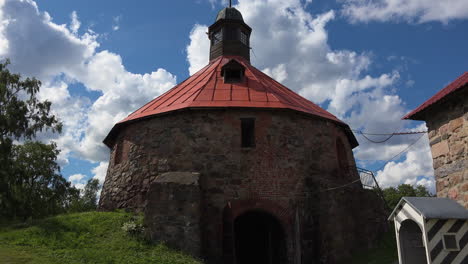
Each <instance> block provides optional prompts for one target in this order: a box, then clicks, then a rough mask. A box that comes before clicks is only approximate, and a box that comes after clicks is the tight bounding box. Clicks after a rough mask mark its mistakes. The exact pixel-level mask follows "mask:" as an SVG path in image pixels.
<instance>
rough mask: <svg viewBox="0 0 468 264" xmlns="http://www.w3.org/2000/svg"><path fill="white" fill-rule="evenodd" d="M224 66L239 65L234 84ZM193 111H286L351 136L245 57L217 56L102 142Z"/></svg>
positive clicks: (118, 124)
mask: <svg viewBox="0 0 468 264" xmlns="http://www.w3.org/2000/svg"><path fill="white" fill-rule="evenodd" d="M225 65H226V66H228V65H234V67H237V68H235V69H237V70H239V66H240V67H243V69H242V73H240V74H239V81H238V82H226V79H225V78H226V74H224V76H223V73H224V71H225V70H226V69H225V68H226V67H224V68H223V66H225ZM195 108H204V109H206V108H213V109H215V108H263V109H289V110H294V111H298V112H302V113H304V114H307V115H311V116H315V117H319V118H323V119H326V120H330V121H332V122H335V123H338V124H340V125H343V126H345V127H346V130H347V133H351V132H350V131H349V127H348V126H347V125H346V124H345V123H343V122H342V121H341V120H339V119H338V118H337V117H335V116H334V115H332V114H331V113H329V112H327V111H325V110H324V109H322V108H320V107H319V106H317V105H316V104H314V103H312V102H311V101H309V100H307V99H305V98H304V97H301V96H300V95H298V94H296V93H295V92H293V91H292V90H290V89H288V88H287V87H285V86H284V85H282V84H280V83H279V82H277V81H275V80H274V79H272V78H271V77H269V76H268V75H266V74H265V73H263V72H261V71H260V70H258V69H256V68H255V67H253V66H252V65H251V64H250V63H249V62H248V61H247V60H246V59H245V58H243V57H240V56H221V57H218V58H217V59H215V60H212V61H211V62H210V63H209V64H208V65H207V66H205V67H204V68H203V69H201V70H200V71H198V72H197V73H195V74H194V75H192V76H190V77H189V78H188V79H186V80H185V81H183V82H182V83H180V84H178V85H177V86H175V87H174V88H172V89H170V90H169V91H167V92H166V93H164V94H162V95H161V96H159V97H157V98H155V99H153V100H152V101H150V102H149V103H147V104H146V105H144V106H143V107H141V108H140V109H138V110H136V111H135V112H133V113H131V114H130V115H129V116H127V118H125V119H124V120H122V121H120V122H119V123H117V124H116V125H115V126H114V127H113V128H112V130H111V132H110V133H109V135H108V136H107V137H106V139H105V140H104V143H105V144H106V145H108V146H111V145H112V143H111V138H112V137H113V136H112V135H113V134H114V133H115V132H116V131H117V130H118V128H119V127H121V126H123V125H125V124H127V123H130V122H134V121H138V120H142V119H145V118H149V117H153V116H156V115H159V114H163V113H169V112H173V111H177V110H182V109H195ZM348 136H349V137H350V142H351V145H352V146H353V147H355V146H357V145H358V144H357V141H356V139H355V138H354V136H353V135H352V133H351V134H348Z"/></svg>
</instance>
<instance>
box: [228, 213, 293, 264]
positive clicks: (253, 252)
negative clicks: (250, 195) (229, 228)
mask: <svg viewBox="0 0 468 264" xmlns="http://www.w3.org/2000/svg"><path fill="white" fill-rule="evenodd" d="M234 239H235V255H236V263H237V264H245V263H256V264H283V263H286V241H285V240H286V239H285V235H284V231H283V228H282V226H281V224H280V223H279V221H278V220H277V219H276V218H275V217H273V216H272V215H270V214H268V213H265V212H262V211H248V212H246V213H244V214H242V215H240V216H238V217H237V218H236V219H235V220H234Z"/></svg>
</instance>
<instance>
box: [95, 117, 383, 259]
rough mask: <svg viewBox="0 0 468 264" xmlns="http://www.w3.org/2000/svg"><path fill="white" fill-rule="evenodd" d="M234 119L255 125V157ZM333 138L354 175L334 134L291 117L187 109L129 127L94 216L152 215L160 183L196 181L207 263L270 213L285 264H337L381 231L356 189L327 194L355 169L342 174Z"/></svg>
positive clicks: (372, 200) (376, 207) (338, 130)
mask: <svg viewBox="0 0 468 264" xmlns="http://www.w3.org/2000/svg"><path fill="white" fill-rule="evenodd" d="M241 118H255V124H256V125H255V139H256V146H255V148H242V147H241V129H240V124H241V121H240V119H241ZM338 139H340V140H341V141H342V143H343V144H342V145H343V147H344V148H345V149H344V153H345V154H344V155H345V157H346V159H347V162H346V163H345V164H348V165H350V166H355V163H354V158H353V154H352V150H351V147H350V144H349V140H348V139H347V137H346V135H345V133H344V129H343V128H342V127H341V126H338V125H336V124H335V123H333V122H330V121H326V120H323V119H319V118H313V117H310V116H306V115H303V114H300V113H297V112H294V111H286V110H284V111H282V110H271V111H268V110H247V109H245V110H241V109H237V110H236V109H226V110H221V109H220V110H187V111H181V112H178V113H172V114H168V115H161V116H158V117H155V118H152V119H146V120H144V121H140V122H135V123H133V124H130V125H128V126H126V127H125V129H123V130H122V131H120V133H119V135H118V138H117V140H116V143H117V144H116V145H115V146H114V148H113V149H112V151H111V159H110V165H109V169H108V173H107V176H106V180H105V183H104V187H103V190H102V193H101V200H100V208H101V209H104V210H112V209H115V208H128V209H133V210H136V211H141V210H144V208H150V207H154V206H156V207H158V206H159V205H157V203H158V202H159V199H160V198H158V197H159V196H158V194H154V193H153V192H155V190H156V189H157V190H160V191H162V192H164V194H162V195H163V196H165V197H166V196H168V195H169V193H170V191H169V192H165V191H164V190H163V188H162V187H161V186H162V185H161V184H159V183H157V181H158V178H159V177H161V175H165V174H164V173H167V172H173V171H186V172H196V173H199V174H200V179H199V188H200V193H201V198H200V200H201V201H200V203H201V205H200V206H201V210H200V233H201V239H200V240H201V244H200V243H199V244H200V246H201V256H202V257H203V258H204V259H206V261H207V263H221V262H223V259H222V258H223V255H224V256H226V255H227V254H228V253H227V252H226V248H225V246H226V244H227V243H229V242H226V240H227V238H226V236H225V234H226V232H225V231H226V230H228V229H229V228H230V227H229V225H231V224H232V221H233V219H235V217H236V216H239V215H240V214H241V213H242V212H247V211H249V210H262V211H265V212H268V213H270V214H271V215H273V216H274V217H275V218H277V219H278V220H279V221H280V223H281V225H282V226H283V228H284V229H285V233H286V247H287V258H288V263H331V264H333V263H338V262H339V261H340V260H343V259H346V258H347V257H349V256H350V255H351V254H352V252H354V251H356V250H358V249H359V248H361V247H363V246H364V247H366V246H369V245H370V243H371V242H372V241H373V239H374V238H375V237H376V236H378V234H380V233H381V231H382V230H383V228H384V227H385V218H384V217H385V216H384V213H383V210H382V204H380V203H379V200H378V199H379V198H377V196H376V195H375V194H374V193H369V192H368V191H365V190H363V189H362V188H361V186H360V184H359V182H356V183H355V184H352V185H350V186H348V187H346V188H340V189H337V190H328V189H330V188H333V187H337V186H341V185H345V184H347V183H349V182H352V181H355V180H357V179H358V177H359V176H358V174H357V171H356V170H355V169H349V168H346V169H343V168H340V164H343V163H342V162H341V163H340V162H339V161H338V158H337V156H338V154H337V145H336V142H337V140H338ZM119 144H123V146H120V147H119ZM127 150H128V151H127ZM116 152H117V153H116ZM115 157H119V158H118V163H117V162H116V159H115ZM155 182H156V184H154V183H155ZM150 186H151V188H156V189H153V190H149V188H150ZM177 186H179V187H180V185H177ZM179 187H177V188H179ZM171 188H172V187H171ZM177 188H176V189H177ZM164 199H166V198H164ZM197 199H198V198H197ZM163 201H164V202H163V203H166V202H165V201H167V199H166V200H163ZM160 203H161V202H160ZM164 206H165V205H164ZM164 206H162V207H164ZM162 207H161V208H162ZM181 208H182V207H181ZM227 208H230V209H229V210H227ZM182 210H185V209H182ZM156 211H157V210H156ZM181 214H185V211H182V212H181ZM157 215H160V213H157ZM146 216H147V217H149V218H151V217H153V216H154V213H148V214H147V215H146ZM382 216H383V217H382ZM157 217H158V216H157ZM167 217H168V220H167V221H166V223H167V224H166V225H168V226H175V227H177V226H178V224H176V222H177V221H178V220H177V219H175V217H176V216H175V215H172V214H171V213H168V215H167ZM172 218H174V219H175V220H174V223H172V221H171V219H172ZM230 218H232V219H230ZM369 218H370V219H372V220H371V223H370V224H367V221H368V220H369ZM158 221H159V220H158ZM154 228H156V227H154ZM178 233H181V232H178ZM363 234H364V235H363ZM190 243H191V242H190ZM223 245H224V248H223ZM189 247H190V248H195V247H194V246H193V247H192V246H189ZM224 263H227V262H226V261H224Z"/></svg>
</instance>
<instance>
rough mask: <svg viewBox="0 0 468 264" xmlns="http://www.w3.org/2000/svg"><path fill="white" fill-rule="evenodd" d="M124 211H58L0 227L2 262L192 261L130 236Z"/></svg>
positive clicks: (15, 263)
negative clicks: (26, 223)
mask: <svg viewBox="0 0 468 264" xmlns="http://www.w3.org/2000/svg"><path fill="white" fill-rule="evenodd" d="M131 219H132V215H131V214H128V213H123V212H112V213H111V212H88V213H79V214H67V215H59V216H55V217H51V218H47V219H45V220H42V221H39V222H37V223H34V224H31V225H29V226H18V225H17V226H9V227H3V228H1V229H0V259H1V260H2V263H11V264H19V263H21V264H22V263H29V264H35V263H41V264H43V263H57V264H58V263H128V264H130V263H160V264H172V263H174V264H175V263H193V264H196V263H197V264H198V263H200V262H198V261H196V260H194V259H193V258H191V257H189V256H186V255H183V254H181V253H178V252H175V251H173V250H170V249H168V248H167V247H165V246H163V245H150V244H147V243H145V242H144V241H142V240H141V239H137V238H135V237H132V236H129V235H128V234H127V233H126V232H124V231H123V230H122V228H121V227H122V224H123V223H125V222H128V221H130V220H131Z"/></svg>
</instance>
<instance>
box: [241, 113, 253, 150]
mask: <svg viewBox="0 0 468 264" xmlns="http://www.w3.org/2000/svg"><path fill="white" fill-rule="evenodd" d="M241 137H242V147H243V148H253V147H255V118H241Z"/></svg>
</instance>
